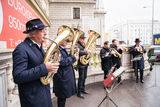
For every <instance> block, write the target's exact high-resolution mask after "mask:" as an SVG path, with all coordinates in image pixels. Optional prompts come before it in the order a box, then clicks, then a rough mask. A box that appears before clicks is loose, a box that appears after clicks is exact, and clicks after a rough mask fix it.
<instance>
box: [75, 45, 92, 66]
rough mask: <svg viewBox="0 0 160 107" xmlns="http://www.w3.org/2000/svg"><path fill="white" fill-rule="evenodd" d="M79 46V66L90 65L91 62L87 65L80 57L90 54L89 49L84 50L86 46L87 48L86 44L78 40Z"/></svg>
mask: <svg viewBox="0 0 160 107" xmlns="http://www.w3.org/2000/svg"><path fill="white" fill-rule="evenodd" d="M76 45H77V46H78V48H79V60H78V65H77V66H78V68H84V67H86V66H88V65H89V64H86V65H83V64H82V63H81V62H80V57H81V56H83V55H87V54H88V51H84V48H85V44H81V43H80V42H77V44H76Z"/></svg>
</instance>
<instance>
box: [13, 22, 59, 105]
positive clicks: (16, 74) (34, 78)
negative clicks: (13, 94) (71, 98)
mask: <svg viewBox="0 0 160 107" xmlns="http://www.w3.org/2000/svg"><path fill="white" fill-rule="evenodd" d="M45 28H46V26H45V25H44V24H43V22H42V21H41V20H40V19H33V20H30V21H28V22H27V23H26V31H24V32H23V33H25V34H27V35H28V37H26V39H25V40H24V41H23V42H22V43H20V44H19V45H18V46H17V47H16V49H15V50H14V51H13V72H12V73H13V79H14V82H15V83H16V84H18V91H19V98H20V103H21V107H53V106H52V101H51V93H50V85H43V84H42V83H41V81H40V78H41V77H43V76H47V75H48V72H51V73H56V72H57V70H58V65H57V64H52V63H51V62H47V63H46V64H44V63H43V59H44V55H45V52H44V50H43V48H42V47H43V46H42V43H43V42H44V41H45V40H44V37H45V36H46V35H47V33H46V31H45V30H46V29H45Z"/></svg>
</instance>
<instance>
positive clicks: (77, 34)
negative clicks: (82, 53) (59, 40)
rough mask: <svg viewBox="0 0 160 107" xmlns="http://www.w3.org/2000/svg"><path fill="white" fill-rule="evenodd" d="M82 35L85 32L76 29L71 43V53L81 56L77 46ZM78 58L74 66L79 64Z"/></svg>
mask: <svg viewBox="0 0 160 107" xmlns="http://www.w3.org/2000/svg"><path fill="white" fill-rule="evenodd" d="M81 35H84V32H83V31H81V30H78V29H74V37H73V41H72V45H71V55H76V56H79V49H78V47H77V46H76V43H77V41H78V39H79V37H80V36H81ZM77 64H78V60H76V62H75V63H73V67H75V66H77Z"/></svg>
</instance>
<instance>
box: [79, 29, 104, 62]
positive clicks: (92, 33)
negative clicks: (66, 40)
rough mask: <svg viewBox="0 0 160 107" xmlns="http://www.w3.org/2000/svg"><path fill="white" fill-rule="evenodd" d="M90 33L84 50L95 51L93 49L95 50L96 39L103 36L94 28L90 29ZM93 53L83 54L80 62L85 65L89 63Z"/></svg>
mask: <svg viewBox="0 0 160 107" xmlns="http://www.w3.org/2000/svg"><path fill="white" fill-rule="evenodd" d="M88 33H89V38H88V41H87V44H86V46H85V48H84V51H87V50H91V53H93V51H94V50H93V46H95V44H94V43H95V41H96V39H97V38H100V37H101V36H100V34H99V33H97V32H95V31H93V30H89V31H88ZM91 53H90V54H88V55H83V56H81V57H80V62H81V63H82V64H84V65H86V64H88V63H89V61H90V58H91Z"/></svg>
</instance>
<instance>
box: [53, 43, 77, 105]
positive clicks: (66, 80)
mask: <svg viewBox="0 0 160 107" xmlns="http://www.w3.org/2000/svg"><path fill="white" fill-rule="evenodd" d="M66 45H67V42H66V41H65V42H63V43H62V44H61V45H60V46H59V50H60V54H61V58H60V65H59V69H58V71H57V73H56V74H55V75H54V77H53V82H54V83H53V84H54V92H55V95H56V97H58V101H57V102H58V107H65V102H66V98H69V97H71V96H72V95H74V94H76V93H77V89H76V80H75V73H74V69H73V66H72V64H73V63H74V62H75V61H76V58H78V57H77V56H76V57H75V56H71V55H69V54H68V53H67V51H66V49H65V46H66Z"/></svg>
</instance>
